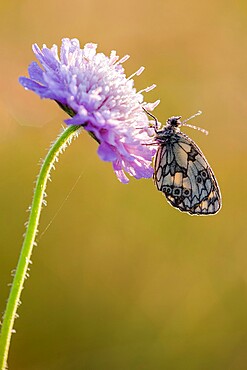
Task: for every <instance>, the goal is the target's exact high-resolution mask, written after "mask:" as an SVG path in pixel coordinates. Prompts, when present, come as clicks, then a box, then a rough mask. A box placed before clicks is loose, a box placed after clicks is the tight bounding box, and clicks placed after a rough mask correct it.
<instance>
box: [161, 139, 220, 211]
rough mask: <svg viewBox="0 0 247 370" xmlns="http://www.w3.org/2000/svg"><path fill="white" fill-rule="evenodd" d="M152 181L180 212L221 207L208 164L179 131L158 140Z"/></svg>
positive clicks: (194, 145)
mask: <svg viewBox="0 0 247 370" xmlns="http://www.w3.org/2000/svg"><path fill="white" fill-rule="evenodd" d="M154 181H155V184H156V186H157V188H158V190H160V191H162V192H163V193H164V194H165V196H166V198H167V200H168V202H169V203H170V204H171V205H172V206H173V207H176V208H178V209H179V210H180V211H183V212H188V213H190V214H192V215H210V214H215V213H217V212H218V211H219V210H220V208H221V194H220V190H219V186H218V184H217V181H216V178H215V176H214V174H213V171H212V169H211V167H210V166H209V164H208V162H207V160H206V158H205V156H204V155H203V153H202V152H201V150H200V149H199V148H198V146H197V145H196V144H195V143H194V142H193V141H192V140H191V139H190V138H189V137H188V136H187V135H185V134H184V133H182V132H179V133H177V134H176V135H174V136H172V137H171V138H170V139H167V140H164V142H160V143H159V146H158V150H157V153H156V157H155V168H154Z"/></svg>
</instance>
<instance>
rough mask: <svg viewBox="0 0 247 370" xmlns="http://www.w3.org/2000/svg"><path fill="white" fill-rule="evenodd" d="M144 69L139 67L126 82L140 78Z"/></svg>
mask: <svg viewBox="0 0 247 370" xmlns="http://www.w3.org/2000/svg"><path fill="white" fill-rule="evenodd" d="M144 69H145V67H140V68H139V69H138V71H136V72H135V73H133V74H132V75H130V76H129V77H128V78H127V80H131V78H133V77H134V76H140V74H141V73H142V72H143V71H144Z"/></svg>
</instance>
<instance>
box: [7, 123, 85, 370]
mask: <svg viewBox="0 0 247 370" xmlns="http://www.w3.org/2000/svg"><path fill="white" fill-rule="evenodd" d="M80 129H81V126H68V127H67V128H66V129H65V130H64V131H63V132H62V134H61V135H60V136H59V137H58V138H57V140H56V141H55V142H54V143H53V144H52V146H51V148H50V150H49V152H48V154H47V156H46V158H45V160H44V162H43V164H42V166H41V169H40V173H39V175H38V178H37V182H36V187H35V190H34V196H33V201H32V206H31V211H30V216H29V221H28V226H27V230H26V234H25V238H24V241H23V245H22V249H21V253H20V257H19V261H18V265H17V268H16V272H15V276H14V280H13V284H12V287H11V291H10V295H9V299H8V302H7V307H6V311H5V313H4V316H3V322H2V330H1V335H0V369H1V370H4V369H6V366H7V359H8V352H9V346H10V340H11V335H12V333H13V332H14V330H13V325H14V320H15V318H16V317H17V313H16V311H17V308H18V305H19V302H20V296H21V292H22V290H23V286H24V281H25V279H26V278H27V276H28V274H27V272H28V266H29V263H30V258H31V255H32V251H33V246H34V245H35V237H36V234H37V228H38V224H39V218H40V213H41V209H42V204H43V203H44V197H45V196H46V194H45V189H46V185H47V181H48V179H49V178H50V173H51V170H52V168H54V163H55V162H56V161H57V159H58V156H59V154H60V153H62V152H63V151H64V150H65V149H66V147H67V146H68V145H69V144H70V143H71V140H72V139H73V138H74V137H77V136H78V134H79V130H80Z"/></svg>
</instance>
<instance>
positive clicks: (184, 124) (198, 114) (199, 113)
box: [182, 110, 208, 135]
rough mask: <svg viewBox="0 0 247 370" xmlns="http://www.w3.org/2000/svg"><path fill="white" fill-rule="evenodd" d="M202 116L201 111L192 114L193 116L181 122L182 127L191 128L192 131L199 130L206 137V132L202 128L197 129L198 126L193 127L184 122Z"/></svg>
mask: <svg viewBox="0 0 247 370" xmlns="http://www.w3.org/2000/svg"><path fill="white" fill-rule="evenodd" d="M201 114H202V111H200V110H199V111H198V112H197V113H196V114H193V116H191V117H189V118H187V119H185V120H184V121H183V122H182V126H187V127H190V128H193V129H194V130H199V131H201V132H203V133H204V134H205V135H208V131H207V130H205V129H204V128H201V127H198V126H193V125H190V124H187V123H186V122H188V121H189V120H191V119H192V118H195V117H197V116H200V115H201Z"/></svg>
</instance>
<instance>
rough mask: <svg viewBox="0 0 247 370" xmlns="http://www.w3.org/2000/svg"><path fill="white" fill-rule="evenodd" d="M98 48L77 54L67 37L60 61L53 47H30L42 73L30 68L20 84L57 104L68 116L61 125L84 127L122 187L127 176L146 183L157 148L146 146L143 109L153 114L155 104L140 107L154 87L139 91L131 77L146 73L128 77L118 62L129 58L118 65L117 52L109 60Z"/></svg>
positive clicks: (76, 45) (76, 43) (90, 46)
mask: <svg viewBox="0 0 247 370" xmlns="http://www.w3.org/2000/svg"><path fill="white" fill-rule="evenodd" d="M96 49H97V45H96V44H93V43H89V44H86V45H85V46H84V48H83V49H81V48H80V44H79V41H78V40H77V39H67V38H65V39H63V40H62V46H61V50H60V56H59V55H58V48H57V46H56V45H53V46H52V48H51V49H49V48H47V47H46V46H45V45H44V46H43V48H42V49H41V50H40V48H39V47H38V45H37V44H34V45H33V51H34V53H35V55H36V57H37V59H38V60H39V62H40V64H41V66H42V68H41V67H40V66H39V65H38V64H37V63H36V62H33V63H31V64H30V66H29V69H28V71H29V76H30V78H26V77H20V79H19V81H20V83H21V84H22V85H23V86H24V87H25V88H26V89H29V90H32V91H34V92H35V93H37V94H38V95H40V97H41V98H49V99H52V100H55V101H56V102H57V103H58V104H59V105H60V106H61V107H62V108H63V109H64V110H65V111H66V112H67V113H68V114H69V115H70V116H71V117H70V118H69V119H67V120H65V122H66V124H67V125H82V126H83V127H84V129H85V130H87V131H88V132H89V133H90V134H91V135H92V136H93V137H94V138H95V139H96V140H97V141H98V143H99V148H98V155H99V157H100V158H101V159H102V160H103V161H109V162H112V164H113V169H114V171H115V173H116V175H117V177H118V179H119V180H120V181H121V182H123V183H127V182H128V181H129V180H128V178H127V176H126V175H125V172H127V173H128V174H130V175H132V176H134V177H135V178H137V179H139V178H142V177H145V178H149V177H151V176H152V173H153V169H152V166H151V162H152V156H153V155H154V151H155V149H154V148H153V147H152V145H145V143H147V142H148V140H149V139H150V138H149V136H148V128H149V121H148V118H147V117H146V114H145V113H144V112H143V109H142V106H145V107H146V109H148V110H152V109H154V108H155V106H157V105H158V103H159V101H156V102H155V103H149V104H146V103H144V101H143V95H142V92H148V91H150V90H151V89H152V88H154V87H155V85H152V86H151V87H149V88H146V89H144V90H142V91H139V92H137V91H136V89H135V88H134V81H133V79H132V77H133V76H134V75H139V74H140V73H141V72H142V71H143V70H144V68H143V67H141V68H140V69H139V70H138V71H137V72H136V73H134V74H133V75H132V76H130V77H128V78H127V77H126V75H125V72H124V68H123V66H122V63H123V62H125V61H126V60H127V59H128V58H129V56H128V55H126V56H125V57H123V58H122V59H120V60H119V57H118V56H117V55H116V52H115V51H112V52H111V54H110V56H109V57H108V56H106V55H104V54H103V53H96ZM149 141H150V140H149ZM143 144H144V145H143Z"/></svg>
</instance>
